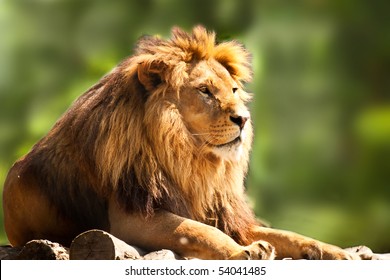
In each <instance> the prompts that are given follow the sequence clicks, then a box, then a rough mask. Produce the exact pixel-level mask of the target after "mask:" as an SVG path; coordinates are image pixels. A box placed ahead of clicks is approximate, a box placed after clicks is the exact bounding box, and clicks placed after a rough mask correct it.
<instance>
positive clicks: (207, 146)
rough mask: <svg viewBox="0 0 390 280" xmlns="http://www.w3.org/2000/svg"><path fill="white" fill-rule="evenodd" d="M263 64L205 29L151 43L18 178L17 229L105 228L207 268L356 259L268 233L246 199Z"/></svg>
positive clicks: (10, 201)
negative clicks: (252, 108) (204, 262)
mask: <svg viewBox="0 0 390 280" xmlns="http://www.w3.org/2000/svg"><path fill="white" fill-rule="evenodd" d="M251 78H252V70H251V55H250V54H249V52H248V51H247V50H246V49H245V48H244V46H243V45H242V44H240V43H238V42H236V41H225V42H216V35H215V33H214V32H211V31H207V30H206V29H205V28H204V27H202V26H196V27H195V28H194V29H193V30H192V32H191V33H186V32H185V31H183V30H181V29H180V28H177V27H176V28H173V29H172V38H171V39H169V40H165V39H162V38H159V37H151V36H145V37H143V38H141V39H140V40H139V42H138V44H137V46H136V48H135V53H134V55H133V56H131V57H129V58H127V59H125V60H124V61H123V62H121V63H120V64H119V65H118V66H117V67H115V68H114V69H113V70H112V71H111V72H110V73H108V74H107V75H105V76H104V77H103V78H102V79H101V80H100V81H99V82H98V83H97V84H95V85H94V86H92V87H91V88H90V89H89V90H87V91H86V92H85V93H84V94H83V95H81V96H80V97H79V98H78V99H77V100H76V101H75V102H74V103H73V104H72V105H71V107H70V108H69V109H68V110H67V111H66V113H65V114H64V115H63V116H62V117H61V118H60V119H59V120H58V121H57V122H56V123H55V125H54V126H53V127H52V129H51V130H50V131H49V132H48V134H47V135H46V136H44V137H43V138H42V139H41V140H40V141H39V142H37V143H36V144H35V145H34V146H33V147H32V149H31V151H30V152H29V153H28V154H27V155H25V156H24V157H22V158H21V159H19V160H18V161H17V162H16V163H15V164H14V165H13V166H12V168H11V169H10V171H9V173H8V176H7V178H6V181H5V185H4V192H3V207H4V223H5V230H6V233H7V236H8V239H9V241H10V243H11V244H12V245H13V246H22V245H23V244H25V243H26V242H28V241H29V240H32V239H49V240H52V241H56V242H59V243H61V244H67V245H68V244H70V243H71V241H72V239H74V237H75V236H77V235H78V234H80V233H82V232H84V231H86V230H89V229H102V230H105V231H107V232H109V233H111V234H113V235H114V236H116V237H118V238H120V239H122V240H124V241H125V242H127V243H128V244H131V245H136V246H139V247H141V248H144V249H147V250H158V249H163V248H165V249H170V250H173V251H174V252H176V253H178V254H179V255H181V256H183V257H192V258H200V259H274V258H279V259H280V258H286V257H288V258H294V259H301V258H306V259H353V258H355V257H354V256H353V255H351V254H350V253H347V252H346V251H344V250H342V249H340V248H339V247H336V246H333V245H330V244H326V243H322V242H320V241H317V240H314V239H311V238H309V237H305V236H302V235H299V234H297V233H294V232H289V231H283V230H278V229H272V228H268V227H265V226H263V225H262V224H261V223H260V222H258V220H257V219H256V217H255V214H254V212H253V210H252V209H251V207H250V206H249V205H248V203H247V201H246V196H245V188H244V178H245V176H246V173H247V170H248V162H249V154H250V149H251V144H252V135H253V132H252V124H251V118H250V113H249V110H248V108H247V104H248V102H249V101H250V99H251V95H250V94H248V93H247V92H245V90H244V84H245V83H247V82H250V81H251Z"/></svg>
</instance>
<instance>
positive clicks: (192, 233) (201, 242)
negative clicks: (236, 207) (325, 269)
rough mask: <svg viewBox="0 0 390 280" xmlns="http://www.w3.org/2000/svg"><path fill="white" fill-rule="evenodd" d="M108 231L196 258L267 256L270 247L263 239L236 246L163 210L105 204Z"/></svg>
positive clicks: (151, 247)
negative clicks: (149, 212)
mask: <svg viewBox="0 0 390 280" xmlns="http://www.w3.org/2000/svg"><path fill="white" fill-rule="evenodd" d="M109 219H110V233H111V234H113V235H115V236H116V237H118V238H120V239H122V240H124V241H125V242H127V243H128V244H131V245H136V246H139V247H141V248H145V249H149V250H159V249H170V250H172V251H174V252H176V253H178V254H180V255H181V256H183V257H195V258H200V259H268V258H270V257H272V256H273V247H272V246H270V245H269V244H268V243H267V242H263V241H260V242H255V243H253V244H251V245H249V246H246V247H244V246H240V245H239V244H237V243H236V242H235V241H234V240H233V239H231V238H230V237H229V236H227V235H226V234H224V233H223V232H222V231H220V230H218V229H217V228H214V227H211V226H208V225H205V224H202V223H199V222H196V221H194V220H190V219H186V218H183V217H180V216H177V215H175V214H172V213H170V212H167V211H158V212H156V213H155V214H154V215H153V216H152V217H150V218H147V219H146V218H145V217H143V216H141V215H140V214H128V213H126V212H124V211H122V210H121V209H120V208H119V207H118V205H117V204H116V203H115V202H114V203H110V206H109Z"/></svg>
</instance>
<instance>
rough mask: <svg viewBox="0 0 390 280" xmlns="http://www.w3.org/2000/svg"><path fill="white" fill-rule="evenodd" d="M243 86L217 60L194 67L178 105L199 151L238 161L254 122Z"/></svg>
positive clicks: (190, 71)
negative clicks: (251, 121)
mask: <svg viewBox="0 0 390 280" xmlns="http://www.w3.org/2000/svg"><path fill="white" fill-rule="evenodd" d="M246 98H247V93H245V92H244V91H243V90H242V89H241V88H240V85H239V84H238V83H237V82H236V81H235V80H234V79H233V78H232V77H231V75H230V74H229V72H228V71H227V70H226V68H224V67H223V66H222V65H221V64H220V63H218V62H217V61H215V60H213V59H210V60H203V61H200V62H198V63H197V64H195V65H194V66H192V67H191V69H190V70H189V72H188V82H187V83H185V86H183V87H182V89H181V92H180V96H179V98H178V100H177V102H178V104H177V107H178V108H179V111H180V113H181V115H182V120H183V122H184V124H185V126H186V127H187V129H188V131H189V133H191V134H192V136H193V139H194V140H195V143H196V145H197V146H198V148H199V149H200V150H199V152H204V151H205V152H212V153H213V154H215V155H217V156H218V157H221V158H223V159H229V160H235V161H236V160H239V159H240V158H241V155H242V152H243V144H244V143H245V142H247V143H248V141H249V142H250V139H249V138H250V137H251V124H250V121H249V118H250V115H249V111H248V109H247V108H246V106H245V102H244V100H245V99H246Z"/></svg>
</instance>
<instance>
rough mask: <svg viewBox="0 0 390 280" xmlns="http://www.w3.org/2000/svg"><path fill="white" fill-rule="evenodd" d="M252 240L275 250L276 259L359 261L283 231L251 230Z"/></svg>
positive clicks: (330, 246)
mask: <svg viewBox="0 0 390 280" xmlns="http://www.w3.org/2000/svg"><path fill="white" fill-rule="evenodd" d="M252 233H253V237H254V240H265V241H267V242H269V243H270V244H272V246H274V247H275V250H276V257H277V258H278V259H282V258H293V259H313V260H352V259H360V258H359V257H358V255H356V254H352V253H349V252H347V251H345V250H343V249H341V248H339V247H337V246H334V245H330V244H326V243H323V242H321V241H318V240H315V239H312V238H309V237H306V236H303V235H300V234H297V233H294V232H290V231H285V230H278V229H272V228H264V227H259V226H256V227H254V228H253V231H252Z"/></svg>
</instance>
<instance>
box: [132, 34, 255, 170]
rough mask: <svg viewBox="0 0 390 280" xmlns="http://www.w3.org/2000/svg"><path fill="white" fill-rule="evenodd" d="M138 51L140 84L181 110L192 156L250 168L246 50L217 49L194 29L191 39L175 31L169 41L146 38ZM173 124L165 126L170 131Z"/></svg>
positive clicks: (212, 37)
mask: <svg viewBox="0 0 390 280" xmlns="http://www.w3.org/2000/svg"><path fill="white" fill-rule="evenodd" d="M137 50H138V59H139V62H138V63H139V65H138V69H137V73H138V78H139V81H140V82H141V83H142V84H143V85H144V87H145V88H146V89H147V90H148V92H149V93H150V94H151V95H155V97H152V99H153V98H156V99H158V102H164V103H165V104H166V105H168V104H169V106H167V107H166V109H169V110H170V111H171V112H172V111H174V110H177V113H178V118H176V120H177V121H179V122H182V124H183V127H182V129H180V132H179V133H180V136H179V135H177V136H179V137H184V138H185V139H187V140H188V144H189V145H190V146H191V148H192V149H193V151H192V152H196V153H197V154H198V155H207V154H210V153H211V154H213V155H214V156H216V157H217V158H218V159H220V160H229V161H236V162H239V161H242V162H246V159H247V153H248V151H249V146H250V142H251V137H252V131H251V124H250V122H248V120H249V118H250V115H249V111H248V110H247V108H246V106H245V103H246V102H247V101H248V100H249V95H248V94H247V93H246V92H245V91H244V89H243V87H242V81H249V80H250V78H251V70H250V67H249V65H250V64H249V54H248V53H247V52H246V51H245V49H243V48H242V46H241V45H239V44H238V43H236V42H226V43H222V44H216V43H215V34H214V33H208V32H207V31H206V30H205V29H204V28H203V27H196V28H194V30H193V33H192V35H189V34H187V33H184V32H183V31H181V30H179V29H174V30H173V39H172V40H170V41H164V40H161V39H158V38H150V37H149V38H144V39H143V40H142V41H141V42H140V43H139V45H138V49H137ZM172 116H174V114H172V115H171V117H172ZM155 121H156V120H155V117H154V118H153V119H152V123H154V122H155ZM171 121H172V120H170V121H168V122H167V123H165V124H163V123H162V124H161V125H162V126H166V125H167V124H168V129H169V126H170V122H171ZM159 129H161V126H160V127H159ZM179 137H178V138H179ZM188 148H189V147H188V146H187V149H188Z"/></svg>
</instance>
